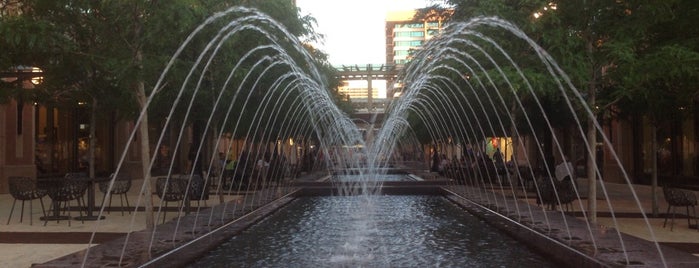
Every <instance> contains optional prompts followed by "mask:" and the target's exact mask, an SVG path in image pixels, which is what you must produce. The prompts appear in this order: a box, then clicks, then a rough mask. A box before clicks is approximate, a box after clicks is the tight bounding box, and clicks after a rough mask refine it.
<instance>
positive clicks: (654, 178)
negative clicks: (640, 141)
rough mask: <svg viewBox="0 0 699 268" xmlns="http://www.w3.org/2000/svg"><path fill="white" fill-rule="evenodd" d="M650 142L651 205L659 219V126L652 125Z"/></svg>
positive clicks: (654, 215)
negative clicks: (651, 149)
mask: <svg viewBox="0 0 699 268" xmlns="http://www.w3.org/2000/svg"><path fill="white" fill-rule="evenodd" d="M650 142H651V148H653V151H652V155H653V156H652V157H651V159H652V161H653V163H652V164H651V167H652V170H651V204H652V209H653V217H654V218H657V217H658V191H657V189H658V126H657V125H656V124H651V131H650Z"/></svg>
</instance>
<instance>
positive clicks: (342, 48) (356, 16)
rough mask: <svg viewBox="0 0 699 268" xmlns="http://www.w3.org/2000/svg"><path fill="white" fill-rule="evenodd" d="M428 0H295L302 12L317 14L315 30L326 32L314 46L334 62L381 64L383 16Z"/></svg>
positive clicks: (383, 41)
mask: <svg viewBox="0 0 699 268" xmlns="http://www.w3.org/2000/svg"><path fill="white" fill-rule="evenodd" d="M429 3H430V2H429V0H296V5H297V6H298V7H299V8H300V9H301V15H311V16H312V17H314V18H316V20H317V21H318V25H317V26H316V32H318V33H321V34H323V35H325V42H324V44H316V47H318V48H320V49H321V50H323V51H325V52H326V53H327V54H328V57H329V60H330V63H331V64H332V65H334V66H339V65H343V64H344V65H355V64H368V63H371V64H383V63H385V61H386V52H385V51H386V41H385V39H386V38H385V36H384V35H385V33H384V27H385V18H386V12H388V11H392V10H412V9H417V8H422V7H425V6H427V5H429Z"/></svg>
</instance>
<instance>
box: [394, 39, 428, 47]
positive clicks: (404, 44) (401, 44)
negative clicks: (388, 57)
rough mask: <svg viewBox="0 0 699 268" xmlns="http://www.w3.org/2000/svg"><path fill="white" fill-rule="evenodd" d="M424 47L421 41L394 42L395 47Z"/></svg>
mask: <svg viewBox="0 0 699 268" xmlns="http://www.w3.org/2000/svg"><path fill="white" fill-rule="evenodd" d="M421 45H422V41H421V40H413V41H396V42H393V46H394V47H419V46H421Z"/></svg>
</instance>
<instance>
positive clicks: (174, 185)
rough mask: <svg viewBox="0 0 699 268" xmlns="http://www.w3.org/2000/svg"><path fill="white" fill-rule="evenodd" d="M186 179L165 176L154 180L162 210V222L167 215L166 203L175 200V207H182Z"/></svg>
mask: <svg viewBox="0 0 699 268" xmlns="http://www.w3.org/2000/svg"><path fill="white" fill-rule="evenodd" d="M186 183H187V181H185V180H182V179H180V178H175V177H170V178H169V179H168V178H167V177H162V178H158V179H157V180H156V181H155V192H156V194H157V195H158V197H159V198H160V200H161V208H162V210H163V223H164V222H165V216H166V215H167V210H168V206H167V205H168V203H170V202H177V204H178V205H177V209H178V210H179V208H180V207H182V202H183V201H184V198H185V196H184V194H185V189H186V187H187V184H186Z"/></svg>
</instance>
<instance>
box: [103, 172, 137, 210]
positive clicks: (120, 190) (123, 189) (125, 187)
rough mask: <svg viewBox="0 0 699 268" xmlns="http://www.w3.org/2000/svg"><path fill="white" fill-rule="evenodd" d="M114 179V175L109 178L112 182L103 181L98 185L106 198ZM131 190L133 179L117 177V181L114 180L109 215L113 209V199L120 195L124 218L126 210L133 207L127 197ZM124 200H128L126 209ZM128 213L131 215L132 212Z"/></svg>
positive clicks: (110, 195)
mask: <svg viewBox="0 0 699 268" xmlns="http://www.w3.org/2000/svg"><path fill="white" fill-rule="evenodd" d="M113 177H114V174H112V175H110V176H109V178H110V180H108V181H101V182H99V184H98V186H99V189H100V192H102V193H103V194H104V197H105V198H106V197H107V190H108V189H109V183H110V181H111V179H112V178H113ZM130 189H131V179H130V178H126V179H125V178H122V177H117V178H116V180H114V185H112V189H111V191H110V194H109V209H108V210H107V213H109V212H110V211H111V209H112V197H114V195H118V196H119V201H120V202H121V215H122V216H124V209H128V208H130V207H131V205H129V197H128V195H127V194H128V192H129V190H130ZM124 199H126V207H124ZM103 203H104V202H103ZM128 212H129V214H131V211H130V210H129V211H128Z"/></svg>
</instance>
